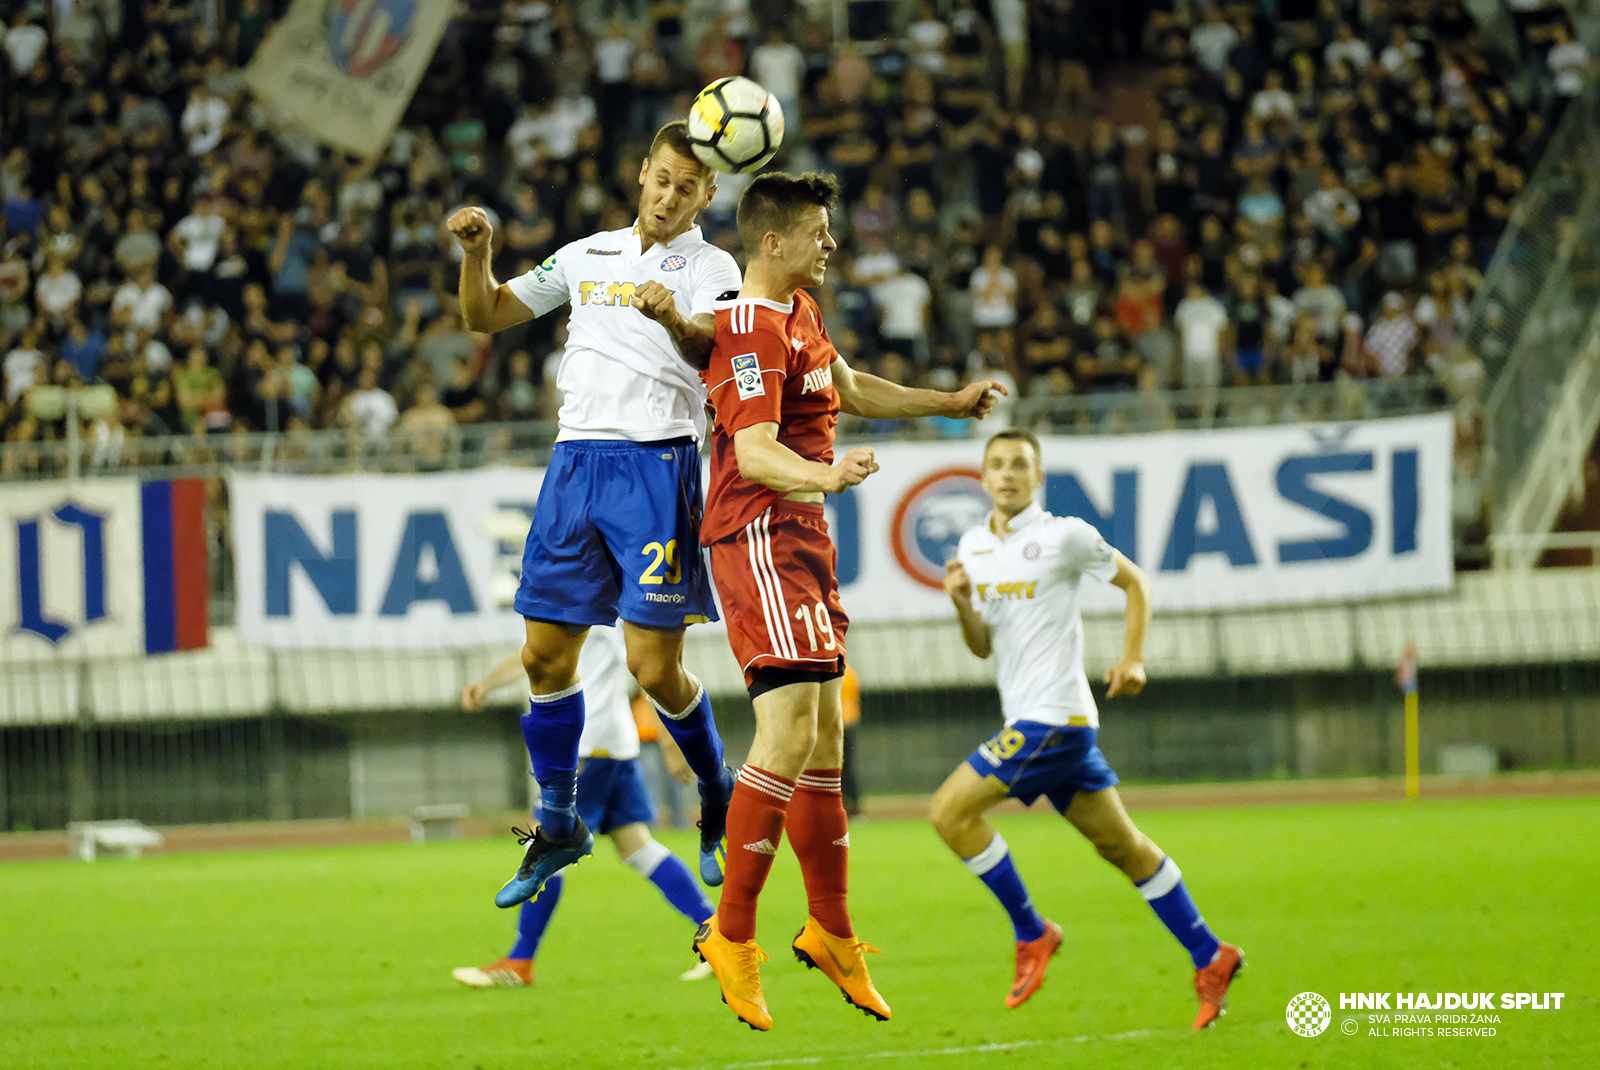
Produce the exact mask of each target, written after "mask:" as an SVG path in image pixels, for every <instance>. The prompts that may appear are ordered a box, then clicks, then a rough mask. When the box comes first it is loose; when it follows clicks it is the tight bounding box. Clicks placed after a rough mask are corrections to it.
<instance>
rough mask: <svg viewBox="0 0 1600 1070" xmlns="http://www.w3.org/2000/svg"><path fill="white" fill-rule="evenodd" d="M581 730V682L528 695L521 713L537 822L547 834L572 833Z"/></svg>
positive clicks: (557, 835) (576, 817)
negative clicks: (536, 786) (536, 795)
mask: <svg viewBox="0 0 1600 1070" xmlns="http://www.w3.org/2000/svg"><path fill="white" fill-rule="evenodd" d="M582 734H583V685H582V684H581V683H578V684H573V685H572V686H571V687H569V688H567V689H566V690H565V691H558V692H556V693H555V694H553V695H529V696H528V712H527V713H525V714H523V715H522V738H523V740H524V741H526V742H527V744H528V758H529V759H530V760H531V761H532V763H533V778H534V779H535V780H537V781H538V782H539V800H540V814H539V824H540V825H542V826H543V827H544V830H545V831H546V832H548V833H549V834H550V835H551V836H554V837H556V838H557V839H561V838H562V837H564V836H570V835H571V834H572V828H573V825H574V823H575V822H576V821H577V819H578V807H577V797H578V737H579V736H581V735H582Z"/></svg>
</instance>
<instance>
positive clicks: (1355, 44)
mask: <svg viewBox="0 0 1600 1070" xmlns="http://www.w3.org/2000/svg"><path fill="white" fill-rule="evenodd" d="M1341 59H1342V60H1344V61H1345V62H1346V63H1348V64H1350V70H1351V71H1352V72H1353V73H1355V74H1357V75H1360V74H1362V73H1364V72H1365V71H1366V69H1367V68H1368V67H1370V66H1371V65H1372V49H1371V48H1369V47H1368V46H1367V43H1366V42H1365V41H1363V40H1362V39H1361V38H1359V37H1357V36H1356V33H1355V31H1354V30H1352V29H1351V28H1350V24H1349V23H1348V22H1341V23H1339V25H1338V27H1337V28H1336V29H1335V30H1334V31H1333V40H1331V41H1329V42H1328V45H1327V47H1326V48H1324V49H1323V50H1322V62H1323V63H1325V64H1326V65H1327V66H1329V67H1332V66H1333V65H1334V64H1335V63H1337V62H1339V61H1340V60H1341Z"/></svg>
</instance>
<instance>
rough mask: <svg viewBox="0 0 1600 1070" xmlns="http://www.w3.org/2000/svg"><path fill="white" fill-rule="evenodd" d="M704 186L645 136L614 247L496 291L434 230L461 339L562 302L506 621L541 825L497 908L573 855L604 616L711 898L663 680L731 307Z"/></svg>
mask: <svg viewBox="0 0 1600 1070" xmlns="http://www.w3.org/2000/svg"><path fill="white" fill-rule="evenodd" d="M715 178H716V176H715V175H714V174H713V173H712V172H711V171H710V170H709V169H707V168H706V167H705V166H704V165H702V164H701V163H700V161H699V160H697V159H696V158H695V156H694V153H693V152H692V150H691V149H690V146H689V135H688V129H687V127H686V126H685V124H684V123H682V122H677V123H668V124H667V125H666V126H664V127H662V128H661V130H660V132H658V133H657V134H656V137H655V140H654V141H653V142H652V143H651V145H650V154H649V155H648V156H647V157H646V158H645V160H644V163H643V165H642V166H641V167H640V170H639V184H640V187H641V188H640V192H639V218H638V220H637V221H636V222H635V223H634V225H633V226H632V227H629V228H625V229H621V230H612V231H604V232H602V233H599V234H595V235H592V236H591V237H588V238H582V239H579V240H578V241H575V242H571V243H569V244H567V245H565V246H563V247H562V248H560V249H558V250H556V252H555V254H554V255H553V256H551V257H549V258H548V259H546V260H545V261H544V263H542V264H540V265H539V266H538V267H536V268H534V269H533V270H532V271H529V272H527V273H525V274H523V275H521V276H519V277H517V278H515V279H512V280H511V281H509V282H504V283H501V282H496V281H495V278H494V276H493V273H492V272H491V271H490V267H489V260H490V239H491V238H492V236H493V233H492V228H491V227H490V225H489V220H488V217H487V216H486V215H484V213H483V210H482V209H480V208H463V209H462V210H461V211H459V212H456V213H455V214H454V215H452V216H451V217H450V220H449V224H448V225H449V228H450V232H451V233H452V234H454V235H455V236H456V239H457V240H458V241H460V242H461V245H462V248H463V249H465V251H466V255H465V257H464V258H463V259H462V262H461V313H462V318H463V320H465V322H466V325H467V327H468V329H470V330H474V331H485V332H493V331H499V330H503V329H504V328H506V327H511V326H514V325H515V324H518V323H523V322H525V321H527V320H530V319H532V318H534V317H535V316H542V315H544V314H545V313H547V312H551V311H554V310H555V309H557V308H559V307H561V306H562V305H565V304H568V303H569V302H570V304H571V306H572V311H571V316H570V318H569V320H568V326H567V332H568V343H567V349H566V353H565V354H564V355H563V357H562V359H561V366H560V369H559V371H558V372H557V383H556V385H557V388H558V389H559V390H560V391H561V394H562V404H561V411H560V415H559V420H560V425H561V430H560V434H559V435H558V437H557V440H556V447H555V452H554V455H553V456H552V458H551V461H550V468H549V470H548V472H546V474H545V479H544V483H543V485H542V486H541V487H540V489H539V501H538V506H537V509H536V511H535V514H534V519H533V527H532V529H531V530H530V531H529V532H528V542H527V547H526V549H525V550H524V551H523V562H522V580H521V586H520V588H519V589H518V591H517V597H516V600H515V603H514V604H515V607H516V609H517V612H519V613H521V614H522V616H523V617H524V618H525V620H526V626H527V642H526V644H525V645H524V647H523V651H522V663H523V666H524V667H525V668H526V669H527V674H528V685H529V698H530V701H529V712H528V713H527V714H525V715H524V716H523V719H522V729H523V737H524V739H525V740H526V741H527V744H528V755H529V757H530V758H531V760H532V762H533V771H534V776H535V777H537V778H538V781H539V791H540V796H541V818H540V821H539V826H538V828H537V829H536V830H535V832H534V835H533V837H532V838H531V842H530V841H524V842H529V846H528V850H527V853H526V855H525V856H524V857H523V861H522V865H521V866H520V867H519V868H518V870H517V874H516V876H515V877H513V878H512V879H511V880H510V881H509V882H507V884H506V885H505V887H504V888H502V889H500V892H499V894H498V895H496V896H495V902H496V904H498V905H499V906H502V907H510V906H515V905H517V904H518V903H521V902H524V901H526V900H528V899H530V898H532V897H533V896H535V895H537V894H538V891H539V888H540V887H541V886H542V885H543V883H544V881H545V880H546V879H548V878H549V877H550V876H551V875H552V874H554V873H555V872H556V871H558V870H559V869H561V867H562V866H566V865H570V864H572V863H574V862H576V861H577V860H578V859H580V858H583V857H584V856H586V855H588V854H589V853H591V852H592V850H593V843H594V837H593V836H592V835H590V832H589V830H588V829H587V828H586V827H585V825H584V823H583V821H582V820H581V818H579V816H578V815H577V811H576V808H575V804H574V793H575V791H576V778H577V766H578V737H579V734H580V733H581V732H582V730H583V692H582V689H581V684H580V683H579V682H578V675H577V665H578V653H579V651H580V650H581V649H582V647H583V641H584V636H585V635H586V634H587V632H588V629H589V628H591V627H593V626H596V625H611V624H614V623H615V622H616V620H617V618H618V617H619V616H620V617H621V618H622V621H623V626H622V627H623V634H624V637H625V639H626V641H627V648H628V669H629V671H630V672H632V673H633V675H634V677H635V679H637V680H638V681H639V686H640V687H641V688H643V689H644V691H645V693H646V694H648V695H649V696H650V697H651V699H652V700H654V702H655V704H656V706H657V708H658V709H659V710H660V711H661V714H662V722H663V724H664V725H665V726H666V728H667V731H668V732H669V733H670V734H671V735H672V738H673V740H674V741H675V742H676V743H677V744H678V747H679V748H680V749H681V750H682V751H683V755H684V759H685V760H686V761H687V762H688V763H689V767H690V768H691V769H692V770H694V773H695V775H696V776H697V777H698V778H699V780H700V798H701V827H700V876H701V879H702V880H704V881H705V882H706V883H707V884H719V883H721V881H722V869H721V865H720V861H719V852H721V851H722V847H721V843H722V838H723V828H724V825H725V822H726V818H727V808H728V800H729V798H730V796H731V794H732V791H733V774H732V773H731V772H730V771H729V770H727V769H726V768H725V767H724V765H723V759H722V740H721V739H720V738H719V737H718V735H717V729H716V721H715V720H714V719H713V717H712V714H711V702H710V699H709V698H708V697H707V696H706V693H705V689H704V688H703V687H701V686H700V683H699V681H698V680H696V679H695V678H694V677H693V676H691V675H690V674H689V673H688V672H686V671H685V670H684V667H683V634H684V629H685V627H686V626H687V625H688V624H692V623H696V622H700V621H708V620H715V619H716V616H717V610H716V606H715V603H714V601H713V597H712V593H711V583H710V579H709V577H708V575H707V570H706V568H705V566H704V564H703V559H702V558H701V556H700V551H699V535H700V516H701V512H702V497H701V490H700V453H699V439H700V438H701V437H702V436H703V435H704V434H705V397H706V396H705V391H704V389H703V388H702V386H701V385H700V379H699V374H698V368H699V367H700V366H703V365H704V363H705V360H706V358H707V357H708V356H709V354H710V352H711V345H712V341H713V339H714V336H715V327H716V322H715V319H714V317H713V316H712V304H713V302H714V301H715V300H716V298H717V296H718V295H719V294H721V293H723V292H724V291H727V290H737V289H738V288H739V269H738V265H737V264H735V263H734V260H733V257H731V256H729V255H728V254H727V253H726V252H724V251H723V250H721V249H718V248H717V247H715V246H713V245H711V244H710V243H709V242H707V241H706V240H705V239H704V238H703V237H702V236H701V233H700V228H699V227H697V226H695V225H694V219H695V215H696V214H697V213H698V212H699V211H700V210H701V209H703V208H705V207H706V206H707V205H708V204H710V203H711V196H712V194H713V193H714V192H715V191H716V181H715Z"/></svg>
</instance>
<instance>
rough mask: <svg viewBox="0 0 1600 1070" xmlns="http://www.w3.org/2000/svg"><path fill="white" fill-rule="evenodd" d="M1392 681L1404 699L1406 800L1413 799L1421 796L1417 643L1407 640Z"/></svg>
mask: <svg viewBox="0 0 1600 1070" xmlns="http://www.w3.org/2000/svg"><path fill="white" fill-rule="evenodd" d="M1394 681H1395V683H1397V684H1399V685H1400V690H1401V691H1402V692H1403V693H1404V694H1405V697H1406V798H1408V799H1415V798H1417V797H1418V796H1419V795H1421V794H1422V778H1421V776H1420V775H1419V774H1420V772H1421V769H1420V763H1419V761H1418V758H1417V751H1418V738H1417V737H1418V732H1417V642H1416V640H1415V639H1407V640H1406V646H1405V650H1404V651H1402V652H1401V654H1400V664H1398V665H1396V666H1395V670H1394Z"/></svg>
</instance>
